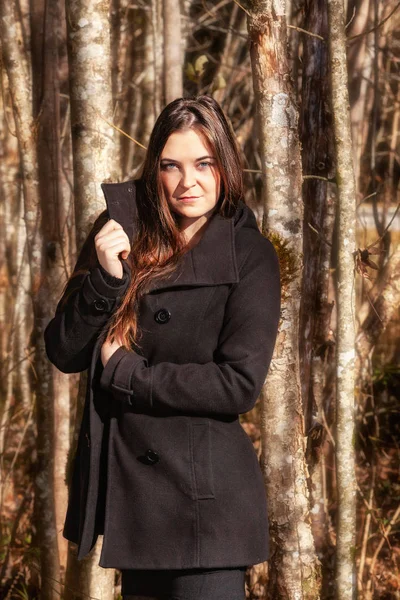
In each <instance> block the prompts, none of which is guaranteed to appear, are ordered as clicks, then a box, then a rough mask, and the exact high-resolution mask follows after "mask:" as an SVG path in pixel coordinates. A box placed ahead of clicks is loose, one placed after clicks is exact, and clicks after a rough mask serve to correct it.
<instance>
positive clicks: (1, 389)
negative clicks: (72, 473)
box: [0, 0, 400, 600]
mask: <svg viewBox="0 0 400 600" xmlns="http://www.w3.org/2000/svg"><path fill="white" fill-rule="evenodd" d="M0 7H1V8H0V19H1V23H0V25H1V28H0V32H1V56H2V62H1V78H0V83H1V95H0V104H1V116H0V137H1V146H0V152H1V159H2V160H1V162H0V248H1V250H0V347H1V364H0V368H1V380H0V415H1V421H0V477H1V479H0V507H1V509H0V514H1V529H0V563H1V564H0V596H1V598H7V599H16V598H19V599H20V598H29V599H34V598H43V599H45V600H47V598H49V599H52V600H53V599H55V598H59V597H63V598H68V599H72V598H75V599H77V598H82V599H83V598H101V599H103V600H109V599H111V598H118V597H120V574H119V572H118V571H116V572H114V571H113V570H111V569H101V568H99V567H98V566H97V563H98V557H99V545H100V543H101V542H99V543H98V544H97V546H96V548H95V549H94V551H93V552H92V554H91V556H90V557H89V558H88V559H85V560H84V561H82V562H80V563H78V562H77V561H76V547H74V545H73V544H68V543H67V541H66V540H65V539H64V538H63V537H62V527H63V522H64V516H65V511H66V502H67V493H68V488H67V482H68V468H67V465H68V464H70V461H71V457H72V456H73V453H74V449H75V446H76V440H77V427H78V424H79V419H80V412H81V410H82V389H83V388H84V379H85V376H84V375H81V376H79V375H65V374H63V373H60V372H59V371H57V369H56V368H55V367H53V366H52V365H51V364H50V363H49V361H48V360H47V357H46V354H45V349H44V342H43V330H44V327H45V326H46V324H47V322H48V321H49V319H50V318H51V317H52V315H53V314H54V310H55V306H56V303H57V300H58V299H59V297H60V295H61V292H62V289H63V287H64V285H65V282H66V280H67V278H68V276H69V275H70V274H71V272H72V269H73V267H74V264H75V260H76V255H77V252H78V251H79V249H80V247H81V245H82V242H83V240H84V239H85V237H86V235H87V233H88V231H89V229H90V227H91V225H92V223H93V222H94V220H95V217H96V216H97V215H98V214H99V213H100V212H101V211H102V210H104V208H105V203H104V197H103V194H102V192H101V188H100V183H101V182H103V181H123V180H128V179H134V178H135V177H136V175H137V173H138V171H139V168H140V165H141V163H142V161H143V158H144V152H145V146H146V144H147V143H148V139H149V134H150V132H151V129H152V127H153V124H154V121H155V119H156V117H157V116H158V114H159V112H160V111H161V109H162V108H163V107H164V106H165V105H166V104H167V103H168V102H170V101H171V100H173V99H174V98H177V97H180V96H188V95H193V94H210V95H212V96H213V97H214V98H215V99H216V100H218V101H219V102H220V103H221V105H222V107H223V109H224V111H225V113H226V115H227V116H228V117H229V118H230V120H231V122H232V125H233V128H234V131H235V133H236V136H237V140H238V142H239V144H240V147H241V149H242V151H243V155H244V157H245V161H246V175H245V177H246V187H247V196H246V200H247V203H248V204H249V205H250V206H251V207H252V208H253V210H254V211H255V213H256V215H257V217H258V219H259V225H260V229H261V230H262V232H263V233H264V235H266V236H268V237H269V238H270V239H271V240H272V242H273V243H274V245H275V247H276V249H277V252H278V255H279V258H280V265H281V272H282V284H283V296H282V314H281V323H280V332H279V335H278V340H277V344H276V348H275V352H274V358H273V361H272V364H271V369H270V373H269V375H268V377H267V380H266V384H265V386H264V390H263V393H262V395H261V397H260V399H259V400H258V402H257V404H256V407H255V408H254V410H252V411H251V412H249V413H247V414H246V415H243V416H242V417H241V422H242V425H243V427H244V429H245V431H246V432H247V433H248V434H249V435H250V437H251V439H252V441H253V443H254V446H255V448H256V450H257V452H258V453H259V456H260V465H261V467H262V469H263V473H264V475H265V483H266V493H267V497H268V502H269V509H270V520H271V539H272V555H271V560H270V561H269V562H268V564H266V563H265V564H264V563H263V564H261V565H258V566H257V567H254V568H251V569H248V572H247V576H246V594H247V597H248V598H251V599H263V598H274V600H275V599H278V598H290V599H292V598H293V599H295V598H296V600H297V599H300V598H304V599H306V598H307V599H309V598H319V597H321V598H333V597H335V596H336V597H339V598H341V599H344V598H353V597H354V595H357V597H359V598H366V599H373V598H385V599H391V598H399V597H400V571H399V569H400V548H399V540H400V528H399V519H400V504H399V500H400V483H399V469H400V463H399V443H400V431H399V424H400V419H399V412H400V409H399V403H398V398H399V389H400V378H399V361H398V359H399V355H400V352H399V350H400V344H399V330H400V327H399V312H398V307H399V302H400V251H399V246H398V241H399V227H400V222H399V214H398V209H399V191H398V188H399V180H400V159H399V117H400V85H399V83H400V3H399V2H396V1H395V0H348V1H345V2H344V3H343V2H342V1H341V0H330V1H329V2H328V1H327V0H287V1H286V2H284V1H283V0H263V1H262V0H258V1H257V0H252V1H250V2H246V1H245V0H243V2H241V3H239V2H238V1H237V0H235V1H232V0H220V1H219V2H211V1H207V0H181V1H180V2H179V0H149V1H147V2H146V1H145V0H137V1H136V2H133V3H132V2H131V1H130V0H111V2H110V1H105V0H66V2H65V3H64V2H63V1H62V0H52V1H51V2H50V1H47V0H1V2H0ZM348 106H349V110H348ZM373 255H375V256H373ZM371 257H372V258H371ZM354 349H355V353H354ZM343 357H345V358H343ZM354 401H355V402H354ZM277 424H279V427H278V426H277Z"/></svg>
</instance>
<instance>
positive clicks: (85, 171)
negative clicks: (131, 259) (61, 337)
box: [65, 0, 120, 600]
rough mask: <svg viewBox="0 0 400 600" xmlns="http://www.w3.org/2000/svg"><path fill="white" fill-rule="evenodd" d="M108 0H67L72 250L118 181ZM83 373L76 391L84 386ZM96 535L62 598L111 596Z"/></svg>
mask: <svg viewBox="0 0 400 600" xmlns="http://www.w3.org/2000/svg"><path fill="white" fill-rule="evenodd" d="M109 6H110V4H109V2H108V1H107V0H68V2H67V3H66V14H67V27H68V28H67V45H68V57H69V69H70V94H71V131H72V149H73V166H74V192H75V194H74V198H75V217H76V240H77V242H76V243H77V250H78V251H79V249H80V248H81V245H82V243H83V242H84V240H85V239H86V236H87V234H88V233H89V230H90V228H91V226H92V225H93V222H94V220H95V218H96V216H98V214H99V213H100V212H101V211H102V210H104V208H105V202H104V196H103V193H102V190H101V188H100V183H101V182H103V181H118V179H119V175H120V171H119V165H120V161H119V156H118V151H117V148H118V145H117V144H116V142H115V137H114V129H113V128H112V127H111V126H110V125H108V124H107V122H111V121H112V112H113V106H112V83H111V65H112V60H111V48H110V21H109ZM85 379H86V377H85V375H83V376H82V381H81V385H80V389H81V391H83V389H84V387H85ZM83 400H84V395H83V394H80V398H79V403H80V410H78V411H77V422H76V431H75V438H77V431H78V428H79V425H80V418H81V409H82V405H83ZM101 544H102V536H99V539H98V541H97V544H96V546H95V548H93V550H92V552H91V553H90V554H89V555H88V557H86V558H85V559H84V560H82V561H79V562H78V561H77V558H76V554H77V548H76V545H75V544H70V546H69V548H70V552H69V556H68V567H67V574H66V589H65V598H66V599H70V598H74V597H77V596H78V597H79V598H80V597H84V596H91V597H98V598H102V600H107V598H109V599H111V598H113V593H114V570H113V569H102V568H101V567H99V566H98V560H99V546H100V545H101Z"/></svg>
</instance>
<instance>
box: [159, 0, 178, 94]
mask: <svg viewBox="0 0 400 600" xmlns="http://www.w3.org/2000/svg"><path fill="white" fill-rule="evenodd" d="M163 9H164V12H163V17H164V19H163V20H164V72H163V80H164V95H165V103H166V104H169V103H170V102H172V100H175V98H181V97H182V93H183V87H182V86H183V84H182V72H183V64H182V52H181V37H182V31H181V9H180V2H179V0H163Z"/></svg>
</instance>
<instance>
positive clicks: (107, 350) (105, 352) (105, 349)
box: [101, 338, 123, 367]
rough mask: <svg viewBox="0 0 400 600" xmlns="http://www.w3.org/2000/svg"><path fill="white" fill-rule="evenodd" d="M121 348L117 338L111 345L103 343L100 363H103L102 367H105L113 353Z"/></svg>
mask: <svg viewBox="0 0 400 600" xmlns="http://www.w3.org/2000/svg"><path fill="white" fill-rule="evenodd" d="M121 346H123V344H122V342H121V341H120V340H119V339H118V338H117V339H115V340H114V341H113V342H112V343H110V342H104V344H103V345H102V347H101V362H102V363H103V367H105V366H106V364H107V363H108V361H109V360H110V358H111V357H112V355H113V354H114V352H116V350H118V348H120V347H121Z"/></svg>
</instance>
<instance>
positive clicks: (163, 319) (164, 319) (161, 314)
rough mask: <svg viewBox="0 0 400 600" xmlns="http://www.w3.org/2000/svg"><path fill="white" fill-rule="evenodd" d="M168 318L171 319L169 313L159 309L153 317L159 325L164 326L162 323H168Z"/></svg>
mask: <svg viewBox="0 0 400 600" xmlns="http://www.w3.org/2000/svg"><path fill="white" fill-rule="evenodd" d="M170 318H171V313H170V312H169V310H167V309H166V308H160V310H158V311H157V312H156V313H155V315H154V319H155V320H156V321H157V323H159V324H160V325H164V323H168V321H169V320H170Z"/></svg>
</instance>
